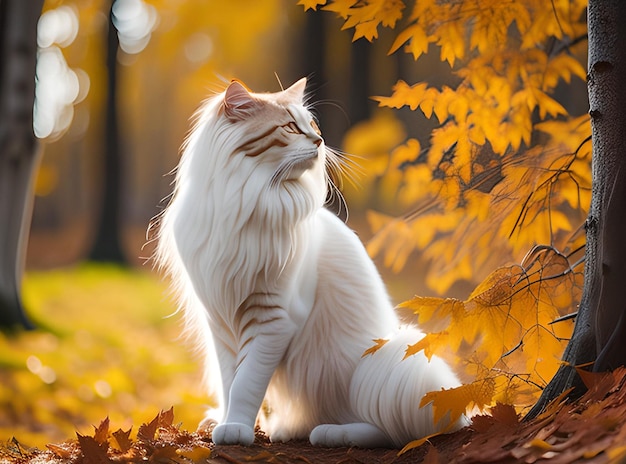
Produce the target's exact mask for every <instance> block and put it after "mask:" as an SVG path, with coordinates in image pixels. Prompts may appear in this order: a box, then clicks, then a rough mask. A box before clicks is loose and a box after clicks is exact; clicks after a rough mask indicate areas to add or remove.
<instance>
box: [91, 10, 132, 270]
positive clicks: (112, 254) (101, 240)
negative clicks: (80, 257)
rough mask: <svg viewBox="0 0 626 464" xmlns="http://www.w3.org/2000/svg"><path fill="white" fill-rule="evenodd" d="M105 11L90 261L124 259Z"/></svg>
mask: <svg viewBox="0 0 626 464" xmlns="http://www.w3.org/2000/svg"><path fill="white" fill-rule="evenodd" d="M113 3H114V2H111V10H110V11H109V27H108V30H107V57H106V63H107V87H108V94H107V102H106V127H105V134H104V137H105V141H104V148H105V152H104V166H103V169H102V183H103V185H102V188H103V194H102V201H101V209H100V214H99V219H98V221H97V224H96V238H95V241H94V244H93V246H92V249H91V252H90V254H89V259H91V260H93V261H104V262H112V263H125V262H126V258H125V256H124V252H123V251H122V244H121V228H122V226H121V218H120V209H121V197H122V193H121V191H122V155H121V149H120V134H119V127H118V111H117V74H118V72H117V71H118V62H117V53H118V50H119V39H118V37H117V31H116V30H115V26H114V25H113V11H112V4H113Z"/></svg>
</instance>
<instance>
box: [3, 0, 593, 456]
mask: <svg viewBox="0 0 626 464" xmlns="http://www.w3.org/2000/svg"><path fill="white" fill-rule="evenodd" d="M561 3H566V2H561ZM111 9H112V13H113V14H112V15H110V12H111ZM550 11H551V10H550ZM111 17H112V19H113V23H114V24H115V29H113V28H110V27H109V22H110V19H111ZM579 19H580V18H579V17H576V21H578V20H579ZM561 21H563V19H562V18H561ZM556 22H559V19H558V18H557V20H556ZM563 24H565V23H564V22H563ZM343 25H344V21H343V20H342V19H341V18H338V17H336V15H334V14H329V13H328V12H319V11H318V12H312V11H309V12H306V13H305V11H304V8H303V7H302V6H301V5H298V4H297V2H296V1H294V0H255V1H249V0H229V1H228V2H225V1H217V0H211V1H206V0H150V1H144V0H115V1H114V2H113V3H112V2H110V1H107V2H105V1H97V0H80V1H69V0H68V1H59V0H46V1H45V5H44V11H43V14H42V16H41V18H40V21H39V28H38V47H39V55H38V65H37V91H36V94H37V95H36V96H37V101H36V104H35V112H34V117H35V122H34V127H35V133H36V135H37V136H38V137H39V139H40V140H41V142H42V150H43V158H42V162H41V166H40V169H39V173H38V177H37V180H36V184H35V195H36V200H35V206H34V212H33V219H32V227H31V234H30V241H29V247H28V252H27V274H26V277H25V281H24V289H23V293H24V303H25V306H26V309H27V311H28V316H29V318H31V319H32V320H33V322H34V323H35V325H36V326H37V327H38V328H39V329H40V330H36V331H33V332H25V333H20V334H18V335H15V336H5V335H2V334H0V347H1V349H0V439H9V438H11V436H16V437H17V438H18V439H19V440H20V441H23V442H24V443H26V444H27V445H37V446H43V445H44V444H45V443H47V442H50V441H55V440H57V441H58V440H62V439H64V438H67V437H69V436H71V435H72V434H73V431H74V430H79V431H83V432H84V431H86V430H88V429H89V428H90V424H97V423H98V422H99V421H100V420H101V419H102V418H103V417H104V416H106V415H109V416H111V421H112V423H113V426H114V427H122V428H128V427H129V426H130V425H132V424H133V423H135V424H136V423H141V421H145V420H149V419H150V418H152V417H153V416H154V415H155V414H156V412H157V411H156V410H157V409H159V408H161V409H168V408H169V407H170V406H172V405H173V406H174V407H175V410H176V418H177V420H180V421H182V422H183V425H184V427H186V428H190V429H193V428H194V427H195V425H196V423H197V422H198V421H199V420H200V419H201V417H202V414H203V407H204V406H203V404H204V403H206V402H207V398H206V397H204V396H203V392H202V391H201V389H200V386H199V379H200V376H199V373H198V372H197V369H196V368H195V365H194V362H193V358H192V356H191V355H190V353H189V350H188V349H187V347H186V346H185V343H184V342H183V341H181V340H180V339H179V337H178V332H179V325H178V320H177V318H176V317H171V318H168V317H167V316H169V315H171V314H172V312H173V311H174V306H173V304H172V302H171V301H169V299H168V298H167V290H166V285H165V283H164V282H161V280H160V278H159V277H158V276H157V275H156V274H154V273H152V272H151V267H150V263H149V262H148V263H147V264H146V259H147V258H148V257H149V256H150V254H151V244H150V243H146V229H147V226H148V224H149V222H150V220H151V218H153V217H154V216H155V215H156V214H158V212H159V211H160V210H161V208H162V207H163V206H164V205H165V203H164V202H163V199H164V198H166V197H167V195H168V194H169V193H170V191H171V187H170V182H171V181H172V178H171V176H168V175H166V174H167V173H168V172H169V171H171V170H172V169H173V168H174V167H175V165H176V163H177V160H178V149H179V146H180V144H181V142H182V141H183V139H184V137H185V134H186V132H187V130H188V128H189V121H190V117H191V116H192V114H193V113H194V111H195V109H196V108H197V107H198V105H199V103H200V102H201V100H202V99H204V98H205V97H206V96H208V95H210V94H211V93H213V92H218V91H221V90H222V89H223V88H224V87H225V85H226V84H227V82H229V81H230V79H231V78H235V77H236V78H238V79H240V80H242V81H243V82H245V83H246V84H247V86H248V87H250V88H251V89H253V90H254V91H277V90H279V89H280V83H279V80H278V79H280V82H282V83H283V85H284V86H285V87H286V86H288V85H290V84H291V83H293V82H294V81H296V80H297V79H299V78H300V77H302V76H308V77H309V87H308V90H309V91H310V92H311V93H312V95H313V97H312V101H313V102H314V108H315V112H316V113H317V115H318V117H319V120H320V127H321V130H322V133H323V135H324V137H325V140H326V143H327V145H330V146H333V147H338V148H340V149H343V150H345V151H347V152H348V153H351V154H353V155H355V159H356V160H357V162H359V163H360V164H362V165H363V170H362V172H361V173H360V174H359V175H358V176H357V179H358V181H359V182H358V183H357V185H356V186H351V185H349V184H346V185H345V195H346V199H347V203H348V206H349V210H350V216H349V222H348V223H349V225H350V226H351V227H352V228H354V229H356V230H357V232H358V233H359V235H360V236H361V238H362V239H363V240H364V241H367V240H368V239H369V238H370V237H372V229H373V224H374V223H375V222H376V217H377V216H372V215H371V214H370V215H369V216H368V214H369V213H368V211H369V212H371V211H377V212H380V214H382V215H388V217H394V216H401V215H402V214H404V213H406V211H407V209H408V208H407V205H406V202H405V203H403V202H401V201H398V184H399V183H400V181H399V180H398V179H396V178H395V177H394V175H393V172H394V171H398V172H399V171H400V170H401V169H400V165H396V164H393V163H395V162H396V161H397V160H395V161H393V160H391V157H390V153H392V151H394V150H395V149H396V148H397V147H398V146H400V145H401V144H403V143H405V142H406V141H407V140H408V139H412V138H414V139H417V140H420V141H423V142H422V144H423V145H424V146H426V144H427V141H428V140H429V137H430V134H431V131H432V130H433V129H434V128H435V127H438V126H440V125H441V123H442V122H443V121H439V123H437V121H436V120H435V119H436V118H434V117H433V118H430V117H429V118H427V117H425V116H424V113H423V112H421V111H412V110H411V109H415V108H411V109H410V108H408V107H406V106H405V107H404V108H401V109H395V110H392V109H390V108H379V107H378V103H377V102H376V101H374V100H372V99H371V97H372V96H377V95H378V96H380V95H389V93H390V89H392V87H393V86H394V84H396V82H398V81H399V80H403V81H405V82H410V83H414V82H428V84H429V85H430V86H436V87H439V88H442V87H443V86H446V85H449V86H452V87H453V86H455V85H456V84H458V83H459V81H460V79H459V76H458V75H455V74H454V73H453V72H452V71H451V68H452V66H451V65H452V63H449V62H447V61H446V60H444V59H443V58H442V57H440V55H439V53H426V54H424V55H422V56H421V57H420V59H419V62H416V61H415V60H414V59H413V57H412V56H411V54H410V53H400V52H397V53H393V54H388V52H389V50H390V49H391V48H392V47H393V45H394V44H395V39H396V36H397V32H394V31H392V30H389V29H387V28H381V29H379V30H378V33H379V37H378V39H377V40H375V41H373V42H368V41H367V40H365V39H359V40H356V41H354V42H353V31H350V30H342V26H343ZM396 48H398V47H396ZM427 48H428V47H427ZM430 48H431V49H436V48H437V47H436V45H435V44H431V45H430ZM583 48H584V44H583V47H582V48H579V49H576V50H573V53H575V54H576V57H577V59H579V60H580V61H584V50H583V51H581V50H582V49H583ZM581 69H582V68H581ZM574 74H575V73H574ZM579 74H580V73H579ZM560 77H561V76H560ZM557 80H558V79H557ZM555 87H556V88H555V89H553V88H551V89H550V91H552V90H554V91H553V92H552V94H553V95H552V96H554V98H556V99H557V100H558V101H559V102H560V103H561V104H562V105H563V106H564V107H565V109H564V111H566V112H567V113H569V114H571V115H574V116H576V115H581V114H585V112H586V110H587V100H586V93H585V83H584V81H583V80H581V79H574V80H572V81H571V82H569V81H568V82H567V85H561V86H556V84H555ZM111 97H115V98H114V99H113V100H112V99H111ZM381 106H382V105H381ZM388 106H393V105H388ZM400 106H401V105H400ZM113 108H114V109H115V111H112V110H113ZM431 113H432V110H431ZM544 116H545V115H544ZM542 118H543V116H542ZM107 119H108V122H107ZM535 119H536V118H535ZM578 126H584V128H587V125H586V119H585V120H584V122H583V123H580V124H578V125H577V126H576V127H578ZM583 132H584V130H583ZM579 135H580V134H569V133H568V134H565V133H564V135H563V138H567V137H569V138H570V139H573V142H572V141H570V142H571V143H573V144H574V146H576V145H578V144H579V143H580V141H581V140H582V138H580V137H578V136H579ZM533 137H534V135H533ZM583 138H584V137H583ZM534 141H535V140H534V139H533V142H534ZM525 142H526V140H525ZM526 143H527V144H528V143H529V142H526ZM518 148H519V144H518ZM572 150H573V149H572ZM521 151H522V150H520V152H521ZM420 157H421V154H420ZM400 161H401V162H402V163H404V164H407V162H408V164H411V162H412V161H415V160H412V159H411V160H404V161H402V160H400ZM400 161H398V162H400ZM542 162H545V160H544V161H542ZM580 162H581V164H584V166H585V168H584V169H582V170H583V171H585V169H587V170H588V158H587V159H585V158H583V157H581V160H580ZM503 164H504V163H503ZM389 173H391V175H390V176H386V175H387V174H389ZM490 188H493V185H492V186H490ZM529 188H530V187H529ZM478 190H480V189H478ZM581 190H582V191H583V193H582V195H583V200H580V194H579V197H578V198H579V200H578V207H575V206H572V207H571V208H569V209H568V210H567V212H566V214H567V215H568V219H569V220H571V223H572V224H574V227H576V226H577V225H578V224H582V220H583V219H584V211H585V208H586V205H582V203H584V201H585V199H586V198H587V196H585V195H588V188H586V186H585V185H583V188H582V189H581ZM479 193H485V195H487V194H488V193H489V192H488V191H485V192H482V191H481V192H479ZM459 204H460V202H459ZM544 207H545V205H544ZM484 208H486V206H485V207H483V210H482V212H481V216H482V217H483V218H484V217H485V216H487V211H486V210H485V209H484ZM444 209H445V208H444ZM544 209H545V208H544ZM477 210H479V211H480V208H477ZM459 211H460V209H458V210H457V212H456V214H457V219H458V217H460V216H459V214H460V215H461V216H462V215H463V211H461V213H459ZM520 214H521V213H520ZM372 218H374V220H373V219H372ZM433 220H434V219H433ZM437 220H438V219H437ZM531 222H532V218H531ZM516 227H517V224H515V227H513V229H515V228H516ZM568 227H569V223H568ZM452 229H454V227H452ZM544 229H545V233H544V235H542V236H541V237H535V236H532V232H531V234H530V235H528V234H527V235H526V236H525V237H523V240H520V242H519V244H518V245H517V246H515V245H511V246H506V247H504V246H496V247H494V248H493V249H492V248H490V245H491V242H489V240H490V239H489V237H488V236H486V238H487V242H488V243H486V244H485V243H483V248H484V253H483V254H484V255H487V257H483V258H481V259H482V261H475V262H474V263H473V268H472V269H471V270H470V271H467V270H466V271H467V272H464V273H463V272H456V273H453V274H450V273H449V275H448V278H447V280H445V282H444V281H443V280H441V281H440V282H444V283H440V284H439V285H433V284H432V283H433V281H434V280H433V279H432V277H431V280H430V281H429V280H428V270H429V265H430V264H432V259H431V258H423V257H422V255H421V253H420V252H417V253H413V251H414V250H413V248H411V249H410V252H411V253H409V252H404V251H402V253H403V264H402V265H397V263H398V261H397V260H395V261H394V260H389V259H387V258H386V256H385V254H384V253H382V252H380V245H376V247H377V248H378V250H379V251H378V252H377V253H375V254H376V255H377V256H376V260H377V264H378V265H379V268H380V270H381V271H382V273H383V275H384V277H385V280H386V282H387V284H388V287H389V289H390V292H391V294H392V297H393V299H394V302H396V303H400V302H401V301H404V300H406V299H408V298H410V297H412V296H413V295H415V294H418V295H436V294H443V293H445V295H446V296H455V297H459V298H466V297H467V296H468V295H469V293H470V292H471V290H472V289H474V287H476V285H477V283H478V282H481V281H482V280H483V279H484V278H485V276H487V275H488V274H489V273H490V272H491V271H492V270H493V269H494V268H495V267H497V266H502V265H505V264H510V263H517V262H520V261H521V260H522V258H523V256H524V254H525V253H526V252H527V251H528V248H529V246H528V244H531V245H532V244H535V245H536V244H541V243H546V242H545V241H544V240H543V239H544V238H546V237H547V241H548V242H550V241H551V237H550V232H551V231H552V226H551V225H550V226H548V227H544ZM459 230H461V229H459ZM531 230H532V229H531ZM440 232H441V231H440ZM579 232H580V230H579ZM433 233H435V232H433ZM463 238H464V235H463V234H461V235H460V237H458V236H455V237H452V239H451V240H456V241H457V243H459V244H462V241H463ZM577 238H578V239H580V234H579V235H578V237H577ZM429 239H430V240H432V236H429ZM429 239H424V240H426V241H428V240H429ZM509 239H511V237H509ZM510 241H511V243H513V242H514V239H511V240H510ZM483 242H484V240H483ZM579 242H580V240H579ZM387 243H388V244H389V243H391V248H393V244H394V241H393V235H392V236H391V239H389V238H387ZM398 243H400V242H398ZM423 246H426V245H423ZM372 249H373V248H370V251H372ZM456 249H457V248H456V247H454V250H456ZM451 250H452V248H451ZM451 252H452V251H451ZM409 255H410V257H409ZM446 259H449V261H451V262H453V261H454V260H453V259H451V258H446ZM464 259H468V260H471V259H472V258H471V257H469V255H468V256H465V258H464ZM94 261H98V262H109V263H110V262H113V263H116V264H115V265H113V266H111V265H110V264H98V265H96V264H93V262H94ZM404 261H406V264H404ZM394 262H395V265H394ZM448 264H449V263H448ZM452 264H454V263H452ZM452 264H451V265H452ZM457 264H458V263H457ZM120 265H122V266H120ZM390 267H394V269H393V271H391V270H389V268H390ZM448 267H450V266H448ZM450 275H452V276H453V278H450ZM435 280H436V279H435ZM571 304H572V298H571V296H570V298H569V299H568V301H567V304H564V305H563V306H568V307H569V306H570V305H571ZM520 343H521V342H520Z"/></svg>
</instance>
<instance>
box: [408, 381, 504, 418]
mask: <svg viewBox="0 0 626 464" xmlns="http://www.w3.org/2000/svg"><path fill="white" fill-rule="evenodd" d="M494 392H495V382H494V380H493V379H491V378H486V379H482V380H478V381H476V382H472V383H469V384H465V385H461V386H459V387H455V388H450V389H445V388H442V389H441V390H439V391H433V392H429V393H427V394H425V395H424V397H423V398H422V400H421V401H420V407H424V406H426V405H427V404H430V403H432V407H433V420H434V422H435V423H438V422H439V421H440V420H441V419H443V417H444V416H445V415H446V414H447V413H448V412H449V413H450V423H454V422H455V421H456V420H457V419H458V418H459V417H461V416H462V415H463V414H465V412H466V411H467V410H468V409H469V408H471V407H473V406H475V407H476V408H478V409H480V410H482V409H484V408H485V407H487V406H489V405H490V404H491V403H492V398H493V396H494Z"/></svg>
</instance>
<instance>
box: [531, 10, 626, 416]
mask: <svg viewBox="0 0 626 464" xmlns="http://www.w3.org/2000/svg"><path fill="white" fill-rule="evenodd" d="M624 24H626V2H624V1H622V0H589V6H588V30H589V65H588V69H589V71H588V75H587V88H588V92H589V108H590V109H589V114H590V116H591V128H592V150H593V155H592V199H591V208H590V210H589V215H588V217H587V221H586V224H585V225H586V230H587V244H586V252H585V253H586V255H585V282H584V290H583V295H582V300H581V304H580V307H579V310H578V317H577V320H576V326H575V328H574V333H573V335H572V339H571V341H570V343H569V344H568V346H567V349H566V350H565V354H564V358H563V359H564V361H566V362H567V363H568V365H566V366H562V367H561V368H560V369H559V371H558V372H557V374H556V375H555V377H554V378H553V379H552V381H551V382H550V384H549V385H548V386H547V388H546V389H545V390H544V392H543V395H542V396H541V398H540V400H539V402H538V403H537V405H536V406H535V408H533V410H532V411H531V413H530V415H531V416H533V415H536V414H537V413H539V412H540V411H541V410H542V409H543V408H544V407H545V405H546V404H547V402H548V401H550V400H551V399H553V398H554V397H556V396H557V395H559V394H560V393H561V392H563V391H565V390H566V389H568V388H570V387H574V388H575V390H574V392H573V393H572V396H579V395H580V394H581V393H582V392H583V391H584V386H583V385H582V381H581V379H580V377H579V376H578V374H577V373H576V370H575V369H574V366H580V365H582V364H589V363H591V365H592V369H593V370H594V371H606V370H610V369H614V368H616V367H618V366H622V365H625V364H626V299H625V297H624V293H625V289H626V88H625V83H626V28H625V27H624Z"/></svg>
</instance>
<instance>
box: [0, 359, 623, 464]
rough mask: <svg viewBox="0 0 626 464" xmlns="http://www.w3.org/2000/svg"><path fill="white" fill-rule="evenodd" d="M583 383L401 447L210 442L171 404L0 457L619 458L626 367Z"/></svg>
mask: <svg viewBox="0 0 626 464" xmlns="http://www.w3.org/2000/svg"><path fill="white" fill-rule="evenodd" d="M585 381H586V383H587V385H588V387H589V391H588V392H587V393H586V394H585V395H584V396H583V397H582V398H581V399H579V400H578V401H576V402H574V403H568V402H566V401H565V398H566V395H563V396H562V397H561V398H557V399H556V400H555V401H553V402H552V403H551V404H550V405H549V406H548V408H547V409H546V410H545V411H544V412H543V413H542V414H541V415H540V416H538V417H537V418H536V419H534V420H532V421H521V420H520V417H519V416H518V414H517V413H516V412H515V409H513V407H511V406H507V405H501V404H498V405H496V406H495V407H493V408H491V409H490V410H489V411H488V414H482V415H478V416H475V417H474V418H473V420H472V424H471V425H470V426H469V427H466V428H464V429H462V430H460V431H458V432H456V433H453V434H449V435H439V436H435V437H432V438H430V439H429V440H423V441H421V442H420V443H414V445H415V446H414V447H412V448H411V449H409V450H407V451H406V452H399V451H398V450H386V449H374V450H365V449H357V448H349V449H348V448H338V449H325V448H316V447H312V446H310V445H309V444H308V443H306V442H291V443H285V444H272V443H270V442H269V440H267V438H266V437H265V436H264V435H263V434H262V432H260V431H258V432H257V437H256V441H255V443H254V445H253V446H250V447H242V446H215V445H213V444H212V443H211V440H210V436H209V435H208V434H205V433H197V432H188V431H185V430H184V429H182V428H181V427H180V426H179V425H176V421H175V417H174V411H173V409H169V410H167V411H164V412H160V413H159V414H157V416H156V417H155V418H154V419H153V420H152V421H150V422H148V423H145V424H143V425H141V426H140V427H139V428H138V430H137V433H136V434H134V433H133V431H132V428H131V429H127V430H122V429H117V430H115V431H112V430H111V425H110V421H109V419H108V418H107V419H105V420H103V421H102V422H101V423H100V425H98V426H97V427H94V430H93V433H91V434H88V435H81V434H80V433H77V434H76V439H72V440H68V441H65V442H63V443H58V444H48V445H46V449H44V450H39V449H35V448H32V449H28V448H26V447H24V446H22V445H21V444H20V443H19V441H18V440H17V439H13V440H11V441H9V442H8V443H7V444H5V445H4V447H3V448H2V449H0V462H7V463H16V464H27V463H28V464H30V463H58V464H70V463H71V464H74V463H76V464H79V463H132V462H151V463H180V464H189V463H198V462H215V463H246V462H272V463H292V462H301V463H315V462H321V463H355V464H356V463H381V464H382V463H384V464H391V463H393V464H400V463H409V462H410V463H413V462H425V463H480V462H484V463H518V462H520V463H535V462H544V463H551V464H558V463H572V462H587V463H610V462H623V460H624V459H626V388H624V384H625V383H626V369H623V368H622V369H618V370H617V371H615V372H613V373H609V374H593V375H591V374H587V375H585Z"/></svg>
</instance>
